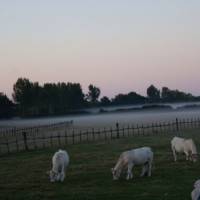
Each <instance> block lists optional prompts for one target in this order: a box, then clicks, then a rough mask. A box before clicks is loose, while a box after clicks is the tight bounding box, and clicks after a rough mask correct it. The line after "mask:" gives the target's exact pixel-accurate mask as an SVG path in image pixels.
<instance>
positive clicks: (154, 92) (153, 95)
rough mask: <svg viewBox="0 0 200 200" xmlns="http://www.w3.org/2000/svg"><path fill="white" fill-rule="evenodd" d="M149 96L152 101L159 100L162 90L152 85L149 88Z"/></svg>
mask: <svg viewBox="0 0 200 200" xmlns="http://www.w3.org/2000/svg"><path fill="white" fill-rule="evenodd" d="M147 97H148V98H149V100H150V101H151V102H157V101H159V100H160V91H159V90H158V89H157V88H156V87H155V86H154V85H150V86H149V87H148V88H147Z"/></svg>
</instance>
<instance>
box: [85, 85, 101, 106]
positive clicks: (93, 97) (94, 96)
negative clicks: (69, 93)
mask: <svg viewBox="0 0 200 200" xmlns="http://www.w3.org/2000/svg"><path fill="white" fill-rule="evenodd" d="M88 89H89V92H88V94H87V99H88V100H89V102H91V103H92V104H93V105H94V104H96V103H98V98H99V96H100V93H101V90H100V89H99V88H98V87H96V86H94V85H92V84H90V85H89V86H88Z"/></svg>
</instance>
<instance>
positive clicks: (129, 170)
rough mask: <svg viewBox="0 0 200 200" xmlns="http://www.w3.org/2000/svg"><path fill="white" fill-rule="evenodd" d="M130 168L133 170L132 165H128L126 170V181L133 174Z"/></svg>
mask: <svg viewBox="0 0 200 200" xmlns="http://www.w3.org/2000/svg"><path fill="white" fill-rule="evenodd" d="M132 168H133V163H129V164H128V170H127V177H126V180H129V179H132V178H133V174H132Z"/></svg>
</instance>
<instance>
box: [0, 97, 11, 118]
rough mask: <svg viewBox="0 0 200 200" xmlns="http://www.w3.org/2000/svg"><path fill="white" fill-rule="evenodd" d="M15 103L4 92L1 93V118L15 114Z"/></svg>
mask: <svg viewBox="0 0 200 200" xmlns="http://www.w3.org/2000/svg"><path fill="white" fill-rule="evenodd" d="M13 112H14V104H13V102H12V101H11V100H10V99H9V98H8V97H7V96H6V95H5V94H3V93H0V118H9V117H12V116H13V114H14V113H13Z"/></svg>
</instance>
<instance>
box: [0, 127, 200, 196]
mask: <svg viewBox="0 0 200 200" xmlns="http://www.w3.org/2000/svg"><path fill="white" fill-rule="evenodd" d="M176 134H177V133H176ZM181 135H182V136H183V137H192V138H194V141H195V143H196V145H197V149H198V150H200V130H199V129H196V130H190V131H184V132H183V131H182V132H181ZM172 137H173V133H170V132H169V133H165V134H160V135H155V136H152V135H151V136H133V137H129V138H123V139H115V140H111V141H104V142H95V143H89V144H77V145H68V146H67V145H66V146H64V147H62V148H63V149H66V150H67V151H68V153H69V155H70V165H69V168H68V171H67V173H66V179H65V181H64V182H63V183H50V182H49V180H48V177H47V175H46V174H45V172H46V171H47V170H49V169H50V167H51V158H52V155H53V154H54V152H55V151H56V150H57V149H58V148H54V149H52V148H51V149H45V150H35V151H30V152H20V153H13V154H10V155H5V156H2V157H0V177H1V178H0V199H2V200H3V199H7V200H16V199H18V200H23V199H26V200H27V199H29V200H32V199H34V200H40V199H45V200H46V199H48V200H50V199H52V200H58V199H59V200H66V199H68V200H72V199H73V200H79V199H80V200H92V199H97V200H100V199H103V200H112V199H113V200H122V199H137V200H161V199H162V200H188V199H190V193H191V191H192V189H193V183H194V181H195V180H196V179H198V178H199V177H200V170H199V169H200V161H198V162H197V163H191V162H188V161H185V157H184V156H183V155H182V156H179V157H178V162H176V163H175V162H173V156H172V152H171V149H170V140H171V138H172ZM141 146H150V147H152V150H153V151H154V164H153V168H152V177H144V178H140V177H139V176H140V170H141V167H136V168H133V176H134V178H133V180H130V181H126V180H125V178H122V179H120V180H119V181H113V180H112V175H111V171H110V168H111V167H113V166H114V165H115V163H116V161H117V159H118V156H119V154H120V153H121V152H122V151H125V150H128V149H132V148H137V147H141Z"/></svg>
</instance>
